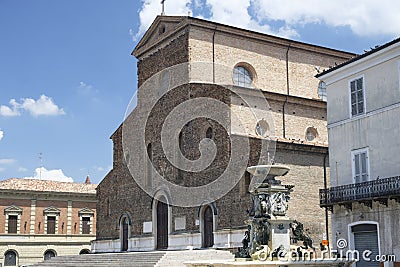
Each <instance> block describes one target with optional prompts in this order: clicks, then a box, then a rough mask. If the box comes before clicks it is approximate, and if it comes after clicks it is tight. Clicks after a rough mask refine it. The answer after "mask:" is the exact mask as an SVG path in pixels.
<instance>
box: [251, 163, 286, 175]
mask: <svg viewBox="0 0 400 267" xmlns="http://www.w3.org/2000/svg"><path fill="white" fill-rule="evenodd" d="M289 170H290V168H289V167H287V166H284V165H256V166H251V167H248V168H247V171H248V172H249V173H251V174H252V175H254V176H266V175H268V176H284V175H286V174H287V173H288V172H289Z"/></svg>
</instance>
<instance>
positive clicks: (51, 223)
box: [47, 216, 56, 234]
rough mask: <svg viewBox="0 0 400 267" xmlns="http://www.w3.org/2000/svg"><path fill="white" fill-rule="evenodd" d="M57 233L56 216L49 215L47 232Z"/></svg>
mask: <svg viewBox="0 0 400 267" xmlns="http://www.w3.org/2000/svg"><path fill="white" fill-rule="evenodd" d="M55 233H56V217H54V216H48V217H47V234H55Z"/></svg>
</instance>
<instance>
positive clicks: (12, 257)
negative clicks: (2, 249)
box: [4, 250, 17, 266]
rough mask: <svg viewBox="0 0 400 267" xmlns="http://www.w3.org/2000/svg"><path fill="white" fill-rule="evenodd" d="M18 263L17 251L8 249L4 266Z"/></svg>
mask: <svg viewBox="0 0 400 267" xmlns="http://www.w3.org/2000/svg"><path fill="white" fill-rule="evenodd" d="M16 265H17V253H15V251H13V250H8V251H7V252H6V253H4V266H16Z"/></svg>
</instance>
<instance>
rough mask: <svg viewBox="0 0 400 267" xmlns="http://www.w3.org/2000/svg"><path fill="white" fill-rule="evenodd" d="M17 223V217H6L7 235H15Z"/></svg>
mask: <svg viewBox="0 0 400 267" xmlns="http://www.w3.org/2000/svg"><path fill="white" fill-rule="evenodd" d="M17 222H18V216H17V215H9V216H8V233H9V234H16V233H17Z"/></svg>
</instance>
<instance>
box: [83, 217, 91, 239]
mask: <svg viewBox="0 0 400 267" xmlns="http://www.w3.org/2000/svg"><path fill="white" fill-rule="evenodd" d="M82 234H84V235H88V234H90V217H82Z"/></svg>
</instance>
